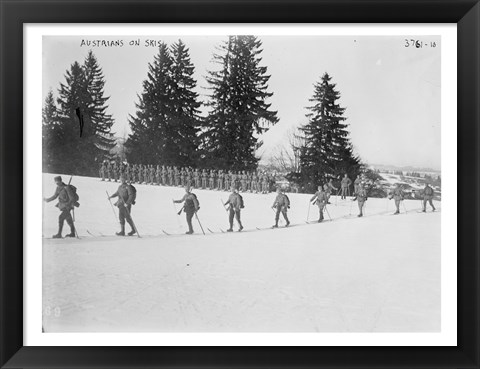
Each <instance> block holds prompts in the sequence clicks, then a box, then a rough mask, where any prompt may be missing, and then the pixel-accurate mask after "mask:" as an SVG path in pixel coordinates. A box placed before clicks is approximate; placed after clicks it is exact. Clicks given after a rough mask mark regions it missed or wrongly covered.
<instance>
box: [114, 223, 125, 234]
mask: <svg viewBox="0 0 480 369" xmlns="http://www.w3.org/2000/svg"><path fill="white" fill-rule="evenodd" d="M120 227H121V230H120V232H117V233H115V234H116V235H117V236H125V224H121V225H120Z"/></svg>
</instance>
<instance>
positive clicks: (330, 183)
mask: <svg viewBox="0 0 480 369" xmlns="http://www.w3.org/2000/svg"><path fill="white" fill-rule="evenodd" d="M323 189H324V191H325V193H326V195H327V204H330V202H329V200H330V196H331V195H332V190H335V191H337V188H336V187H335V186H334V185H333V181H332V179H331V178H330V180H329V181H328V182H327V183H325V184H324V185H323Z"/></svg>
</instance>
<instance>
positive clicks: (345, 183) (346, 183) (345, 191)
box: [341, 173, 352, 200]
mask: <svg viewBox="0 0 480 369" xmlns="http://www.w3.org/2000/svg"><path fill="white" fill-rule="evenodd" d="M351 184H352V180H351V179H350V178H348V175H347V173H345V175H344V177H343V178H342V183H341V187H342V196H341V199H342V200H343V199H346V198H347V194H348V195H350V190H349V188H350V185H351Z"/></svg>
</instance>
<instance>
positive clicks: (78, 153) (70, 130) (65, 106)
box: [56, 62, 92, 174]
mask: <svg viewBox="0 0 480 369" xmlns="http://www.w3.org/2000/svg"><path fill="white" fill-rule="evenodd" d="M85 87H86V83H85V73H84V70H83V68H82V67H81V66H80V64H79V63H78V62H74V63H73V64H72V65H71V67H70V70H68V71H67V72H66V74H65V84H63V83H61V84H60V89H59V91H58V92H59V97H58V99H57V102H58V105H59V121H60V132H59V137H60V143H59V145H58V147H57V149H58V151H57V154H56V155H58V156H59V158H58V166H57V168H56V171H57V172H58V173H67V174H70V173H76V174H87V173H88V172H89V168H90V166H91V165H92V163H88V162H85V160H84V156H85V155H86V151H87V150H88V146H89V145H88V143H86V141H87V140H89V139H90V137H89V136H88V135H85V136H83V135H82V137H80V121H79V118H78V116H77V109H79V111H80V112H85V111H87V107H88V102H89V97H88V95H87V91H86V88H85Z"/></svg>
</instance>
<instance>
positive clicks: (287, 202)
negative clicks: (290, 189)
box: [283, 194, 290, 208]
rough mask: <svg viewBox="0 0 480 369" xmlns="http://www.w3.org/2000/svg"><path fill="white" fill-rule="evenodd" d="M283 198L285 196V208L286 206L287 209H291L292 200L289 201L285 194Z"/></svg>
mask: <svg viewBox="0 0 480 369" xmlns="http://www.w3.org/2000/svg"><path fill="white" fill-rule="evenodd" d="M283 196H285V206H286V207H287V208H290V199H289V198H288V196H287V195H285V194H284V195H283Z"/></svg>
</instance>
